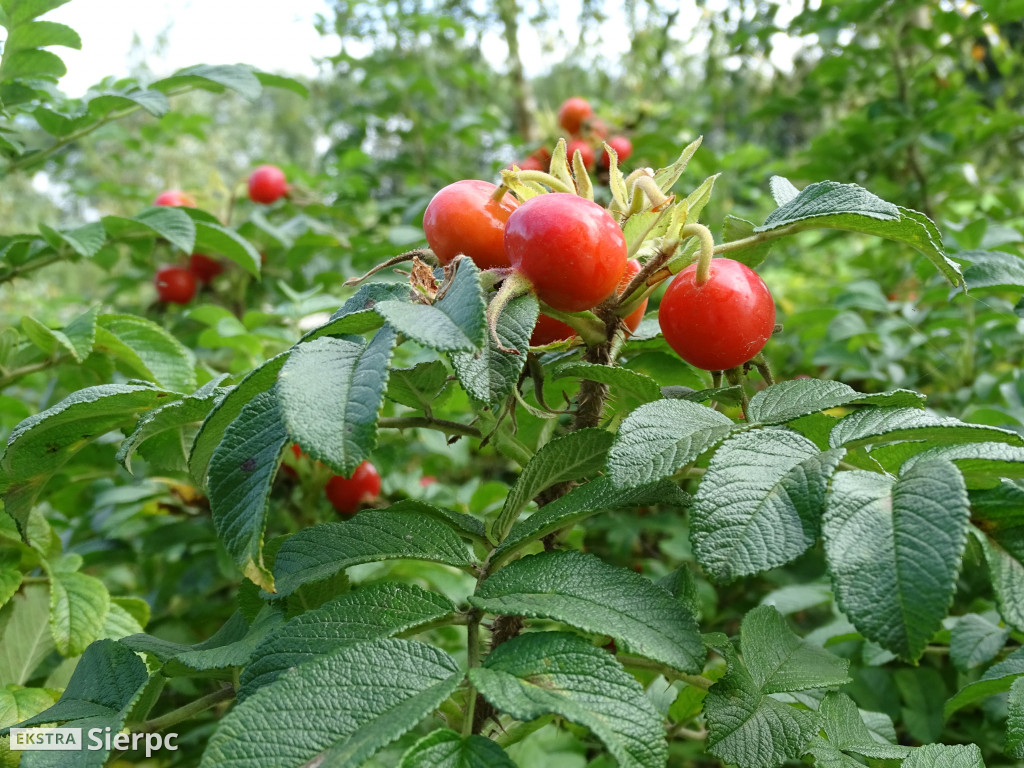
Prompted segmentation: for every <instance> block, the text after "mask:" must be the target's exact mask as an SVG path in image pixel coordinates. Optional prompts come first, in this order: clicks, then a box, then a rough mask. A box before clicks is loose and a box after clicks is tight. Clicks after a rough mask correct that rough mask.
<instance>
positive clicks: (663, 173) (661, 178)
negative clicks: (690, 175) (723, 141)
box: [654, 136, 704, 194]
mask: <svg viewBox="0 0 1024 768" xmlns="http://www.w3.org/2000/svg"><path fill="white" fill-rule="evenodd" d="M703 141H704V137H703V136H698V137H697V138H696V139H695V140H694V141H691V142H690V143H689V144H688V145H687V146H686V148H685V149H683V151H682V153H680V155H679V157H678V158H677V159H676V161H675V162H674V163H672V164H671V165H667V166H665V167H664V168H659V169H658V170H657V171H655V173H654V180H655V181H656V182H657V183H658V188H659V189H660V190H661V191H662V192H664V193H665V194H668V192H669V190H670V189H672V187H673V186H675V183H676V182H677V181H679V177H680V176H682V175H683V171H685V170H686V166H687V165H688V164H689V162H690V158H691V157H693V155H694V153H695V152H696V151H697V149H698V148H700V145H701V142H703Z"/></svg>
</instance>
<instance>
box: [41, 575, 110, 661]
mask: <svg viewBox="0 0 1024 768" xmlns="http://www.w3.org/2000/svg"><path fill="white" fill-rule="evenodd" d="M49 575H50V632H51V633H52V634H53V640H54V643H55V644H56V646H57V650H58V651H59V652H60V654H61V655H62V656H77V655H78V654H80V653H82V651H84V650H85V649H86V647H87V646H88V645H89V644H90V643H92V642H93V641H94V640H96V639H97V638H98V637H99V636H100V633H101V632H102V631H103V624H104V621H105V620H106V618H107V613H108V612H109V611H110V593H109V592H107V588H106V587H105V586H103V582H102V581H100V580H99V579H97V578H94V577H93V576H89V575H87V574H84V573H77V572H74V571H71V572H61V571H51V572H50V574H49Z"/></svg>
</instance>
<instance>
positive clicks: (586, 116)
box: [516, 96, 633, 171]
mask: <svg viewBox="0 0 1024 768" xmlns="http://www.w3.org/2000/svg"><path fill="white" fill-rule="evenodd" d="M558 124H559V125H560V126H561V127H562V129H563V130H565V132H566V133H567V134H568V143H567V144H566V147H565V151H566V154H567V155H568V157H569V159H570V161H571V160H572V156H573V154H575V153H576V152H579V153H580V159H581V160H582V161H583V165H584V166H585V167H586V168H587V169H588V170H593V169H594V167H595V164H596V163H597V162H598V161H600V162H599V166H598V167H600V168H607V167H608V166H609V164H610V160H609V157H608V151H607V150H606V149H604V147H603V146H602V145H603V143H605V142H607V144H608V146H610V147H611V148H612V149H614V150H615V154H616V155H618V158H619V162H620V163H621V162H623V161H625V160H626V159H627V158H628V157H629V156H630V155H632V154H633V143H632V142H631V141H630V140H629V139H627V138H626V137H625V136H621V135H616V136H611V137H610V138H609V136H608V132H609V131H608V125H607V124H606V123H605V122H604V120H602V119H601V118H599V117H597V116H596V115H595V114H594V109H593V107H591V106H590V102H589V101H587V100H586V99H584V98H582V97H580V96H573V97H572V98H569V99H566V100H565V101H564V102H562V106H561V107H559V109H558ZM599 152H600V155H599V154H598V153H599ZM549 162H551V153H550V152H549V151H548V149H547V148H546V147H541V148H540V149H538V150H536V151H535V152H534V153H533V154H531V155H530V156H529V157H527V158H525V159H524V160H522V161H521V162H519V163H517V164H516V165H518V167H519V168H520V169H521V170H524V171H546V170H547V168H548V163H549Z"/></svg>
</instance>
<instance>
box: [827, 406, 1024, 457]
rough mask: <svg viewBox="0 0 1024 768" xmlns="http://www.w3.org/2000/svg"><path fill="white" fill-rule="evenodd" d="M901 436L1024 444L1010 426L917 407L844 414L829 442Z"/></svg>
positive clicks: (850, 445) (861, 441) (853, 442)
mask: <svg viewBox="0 0 1024 768" xmlns="http://www.w3.org/2000/svg"><path fill="white" fill-rule="evenodd" d="M898 440H930V441H932V442H955V443H973V442H986V441H988V442H994V443H1009V444H1013V445H1024V438H1022V437H1021V436H1020V435H1019V434H1017V433H1016V432H1013V431H1012V430H1009V429H999V428H998V427H987V426H984V425H981V424H967V423H965V422H963V421H960V420H959V419H954V418H952V417H949V416H935V415H933V414H930V413H925V412H924V411H921V410H919V409H917V408H864V409H861V410H859V411H854V412H853V413H851V414H850V415H848V416H846V417H844V418H842V419H840V420H839V422H838V423H837V424H836V425H835V427H834V428H833V429H832V434H831V435H829V444H830V445H831V446H833V447H837V446H840V445H843V446H846V447H847V448H856V447H858V446H861V445H867V444H869V443H884V442H895V441H898Z"/></svg>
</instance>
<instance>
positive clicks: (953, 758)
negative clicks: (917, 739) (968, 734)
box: [901, 744, 985, 768]
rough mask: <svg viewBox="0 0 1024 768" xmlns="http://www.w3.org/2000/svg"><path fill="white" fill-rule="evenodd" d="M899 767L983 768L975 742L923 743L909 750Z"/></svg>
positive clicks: (979, 751) (983, 763) (982, 761)
mask: <svg viewBox="0 0 1024 768" xmlns="http://www.w3.org/2000/svg"><path fill="white" fill-rule="evenodd" d="M901 768H985V761H984V760H983V759H982V756H981V748H980V747H979V746H978V745H977V744H925V745H924V746H921V747H916V748H914V749H912V750H910V754H909V755H907V759H906V760H904V761H903V765H902V766H901Z"/></svg>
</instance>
